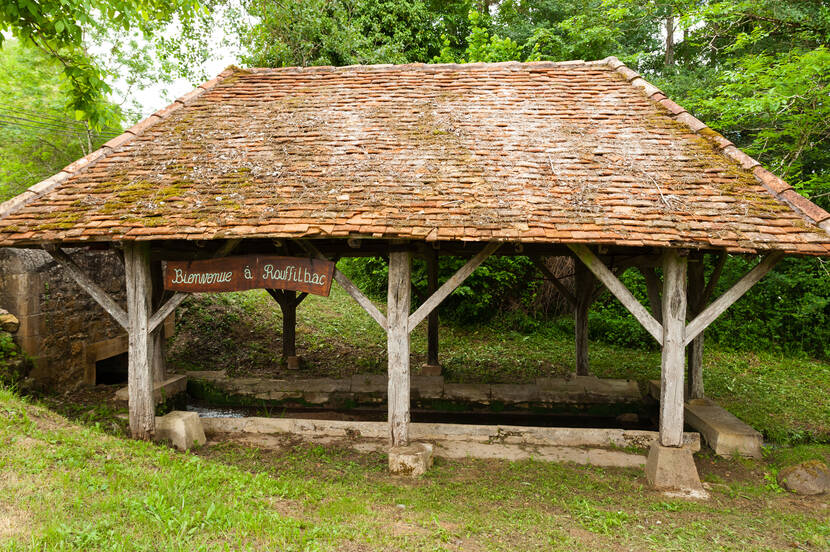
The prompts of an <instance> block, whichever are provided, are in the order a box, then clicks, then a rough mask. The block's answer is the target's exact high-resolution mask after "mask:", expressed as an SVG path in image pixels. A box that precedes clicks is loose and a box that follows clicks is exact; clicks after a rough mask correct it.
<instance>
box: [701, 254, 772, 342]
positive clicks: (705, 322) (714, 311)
mask: <svg viewBox="0 0 830 552" xmlns="http://www.w3.org/2000/svg"><path fill="white" fill-rule="evenodd" d="M783 257H784V254H783V253H782V252H780V251H774V252H772V253H769V254H768V255H767V256H766V257H764V258H763V260H762V261H761V262H760V263H758V264H757V265H756V266H755V268H753V269H752V270H750V271H749V272H748V273H747V274H746V276H744V277H743V278H741V279H740V280H738V282H737V283H736V284H735V285H734V286H732V287H731V288H730V289H729V290H728V291H727V292H726V293H724V294H723V295H721V296H720V297H718V298H717V299H716V300H714V301H713V302H712V304H711V305H709V306H708V307H706V308H705V309H703V311H702V312H701V313H700V314H698V315H697V316H695V318H694V320H692V321H691V322H689V325H688V326H686V343H685V344H686V345H688V344H689V343H691V342H692V340H693V339H694V338H695V337H697V336H698V334H700V333H701V332H702V331H703V330H705V329H706V328H707V327H709V324H711V323H712V322H714V321H715V320H717V318H718V316H720V315H721V314H723V312H724V311H726V309H728V308H729V307H731V306H732V305H733V304H734V303H735V301H737V300H738V299H740V298H741V297H742V296H743V294H744V293H746V292H747V291H749V290H750V288H752V286H754V285H755V284H757V283H758V281H759V280H761V278H763V277H764V276H765V275H766V274H767V272H769V271H770V270H772V268H773V267H774V266H775V265H776V264H778V261H780V260H781V259H782V258H783Z"/></svg>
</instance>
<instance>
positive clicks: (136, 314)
mask: <svg viewBox="0 0 830 552" xmlns="http://www.w3.org/2000/svg"><path fill="white" fill-rule="evenodd" d="M124 269H125V271H126V276H127V319H128V321H129V325H128V329H127V331H128V332H129V349H128V357H129V364H128V380H127V381H128V389H129V394H130V401H129V405H130V432H131V433H132V436H133V438H135V439H152V437H153V432H154V431H155V403H154V401H153V370H152V366H151V363H152V357H153V353H152V345H153V341H152V339H151V336H150V326H149V321H150V312H151V308H152V278H151V276H150V249H149V245H148V244H147V243H143V242H126V243H125V244H124Z"/></svg>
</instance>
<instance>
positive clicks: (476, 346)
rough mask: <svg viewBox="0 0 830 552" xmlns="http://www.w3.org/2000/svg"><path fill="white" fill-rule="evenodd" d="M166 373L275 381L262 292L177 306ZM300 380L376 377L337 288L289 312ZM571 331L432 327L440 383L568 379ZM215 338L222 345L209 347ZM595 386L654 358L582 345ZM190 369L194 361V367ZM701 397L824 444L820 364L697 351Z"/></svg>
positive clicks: (506, 324)
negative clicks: (436, 331) (293, 316)
mask: <svg viewBox="0 0 830 552" xmlns="http://www.w3.org/2000/svg"><path fill="white" fill-rule="evenodd" d="M186 305H187V306H186V308H187V310H186V312H185V313H184V315H183V317H182V320H181V321H180V323H179V326H178V327H179V330H180V331H179V335H178V336H177V338H176V339H175V340H174V341H173V345H172V347H171V363H172V365H173V366H177V367H178V368H180V369H204V370H221V369H226V368H227V369H228V370H229V372H230V373H231V374H236V375H246V374H248V373H256V374H257V375H269V374H272V375H274V374H276V373H277V372H276V367H277V365H278V364H279V358H280V351H281V344H280V342H279V335H280V333H281V331H282V320H281V314H280V311H279V307H278V306H277V305H276V303H275V302H274V301H273V300H272V299H271V298H270V297H269V296H268V295H267V294H266V293H265V292H264V291H252V292H246V293H231V294H222V295H214V296H207V295H202V296H197V297H196V298H194V299H191V300H189V302H188V303H186ZM297 319H298V328H297V341H298V350H299V354H300V355H301V356H302V357H303V358H304V359H305V361H306V366H305V367H304V370H303V373H302V376H300V377H316V376H332V377H344V376H347V375H351V374H353V373H385V371H386V352H385V349H386V338H385V334H384V333H383V331H382V329H381V328H380V326H378V324H377V323H376V322H375V321H374V320H372V319H371V318H370V317H369V315H367V314H366V313H365V312H363V310H362V309H361V308H360V306H358V305H357V304H356V303H355V302H354V301H353V300H352V299H351V298H350V297H349V296H348V295H347V294H346V293H345V292H344V291H343V290H342V289H341V288H340V287H339V286H336V285H335V286H332V292H331V296H330V297H328V298H325V297H317V296H309V297H308V298H307V299H306V300H305V301H304V302H303V303H302V304H301V305H300V307H299V309H298V312H297ZM571 332H572V322H571V321H570V320H567V319H564V320H558V321H553V322H549V323H540V324H538V325H537V326H536V327H534V328H533V330H532V331H530V332H527V331H522V329H521V328H516V327H514V326H513V325H512V324H511V319H510V318H509V317H508V318H507V319H506V320H504V321H502V322H498V321H496V322H493V323H490V324H486V325H480V326H475V327H458V326H454V325H442V326H441V330H440V359H441V363H442V365H443V367H444V374H445V376H446V378H447V380H448V381H456V382H488V383H498V382H505V383H519V382H532V381H533V379H534V378H536V377H538V376H562V375H565V374H569V373H572V372H573V371H574V366H575V359H574V344H573V336H572V333H571ZM216 336H223V338H222V339H217V338H216ZM426 347H427V343H426V324H421V325H420V326H419V327H418V328H416V330H415V331H414V332H413V333H412V359H413V360H412V362H413V367H414V369H417V367H418V366H419V365H420V364H423V363H424V362H425V361H426ZM589 356H590V363H591V370H592V372H593V373H594V374H596V375H597V376H599V377H609V378H630V379H636V380H640V381H646V380H649V379H659V377H660V354H659V352H658V351H656V350H651V351H643V350H638V349H626V348H622V347H618V346H612V345H608V344H604V343H600V342H592V343H591V344H590V353H589ZM194 359H195V361H194ZM704 383H705V386H706V394H707V396H709V397H710V398H712V399H714V400H715V401H717V402H718V403H720V404H721V405H722V406H723V407H725V408H726V409H728V410H729V411H731V412H732V413H733V414H735V415H736V416H738V417H739V418H741V419H743V420H744V421H745V422H747V423H748V424H750V425H751V426H753V427H755V428H756V429H758V430H759V431H761V432H762V433H764V435H765V436H766V438H767V439H770V440H772V441H775V442H778V443H807V442H830V401H828V400H827V396H828V393H830V364H828V363H826V362H819V361H815V360H811V359H808V358H793V357H787V356H784V355H780V354H779V355H777V354H774V353H752V352H746V351H740V352H735V351H728V350H723V349H719V348H713V347H711V346H710V347H707V349H706V352H705V356H704Z"/></svg>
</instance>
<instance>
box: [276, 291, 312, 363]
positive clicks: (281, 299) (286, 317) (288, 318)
mask: <svg viewBox="0 0 830 552" xmlns="http://www.w3.org/2000/svg"><path fill="white" fill-rule="evenodd" d="M266 291H267V292H268V293H269V294H270V295H271V297H273V298H274V300H275V301H276V302H277V304H278V305H279V306H280V310H281V311H282V358H283V359H284V360H286V362H289V363H294V364H295V365H294V366H289V368H296V367H297V366H296V363H297V360H296V357H297V306H298V305H299V304H300V303H302V302H303V299H305V298H306V297H307V296H308V294H307V293H301V294H300V295H297V292H296V291H293V290H285V289H266ZM291 359H294V360H291Z"/></svg>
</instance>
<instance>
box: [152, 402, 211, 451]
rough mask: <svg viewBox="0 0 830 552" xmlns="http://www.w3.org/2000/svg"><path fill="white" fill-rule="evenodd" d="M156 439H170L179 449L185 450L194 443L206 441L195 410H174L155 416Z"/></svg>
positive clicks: (202, 443)
mask: <svg viewBox="0 0 830 552" xmlns="http://www.w3.org/2000/svg"><path fill="white" fill-rule="evenodd" d="M154 438H155V440H156V441H170V442H171V443H173V446H174V447H176V448H177V449H179V450H187V449H189V448H191V447H192V446H193V445H194V444H199V445H204V444H205V443H206V442H207V439H205V432H204V430H203V429H202V422H201V420H199V415H198V414H197V413H195V412H183V411H181V410H174V411H173V412H170V413H169V414H165V415H164V416H157V417H156V433H155V437H154Z"/></svg>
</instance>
